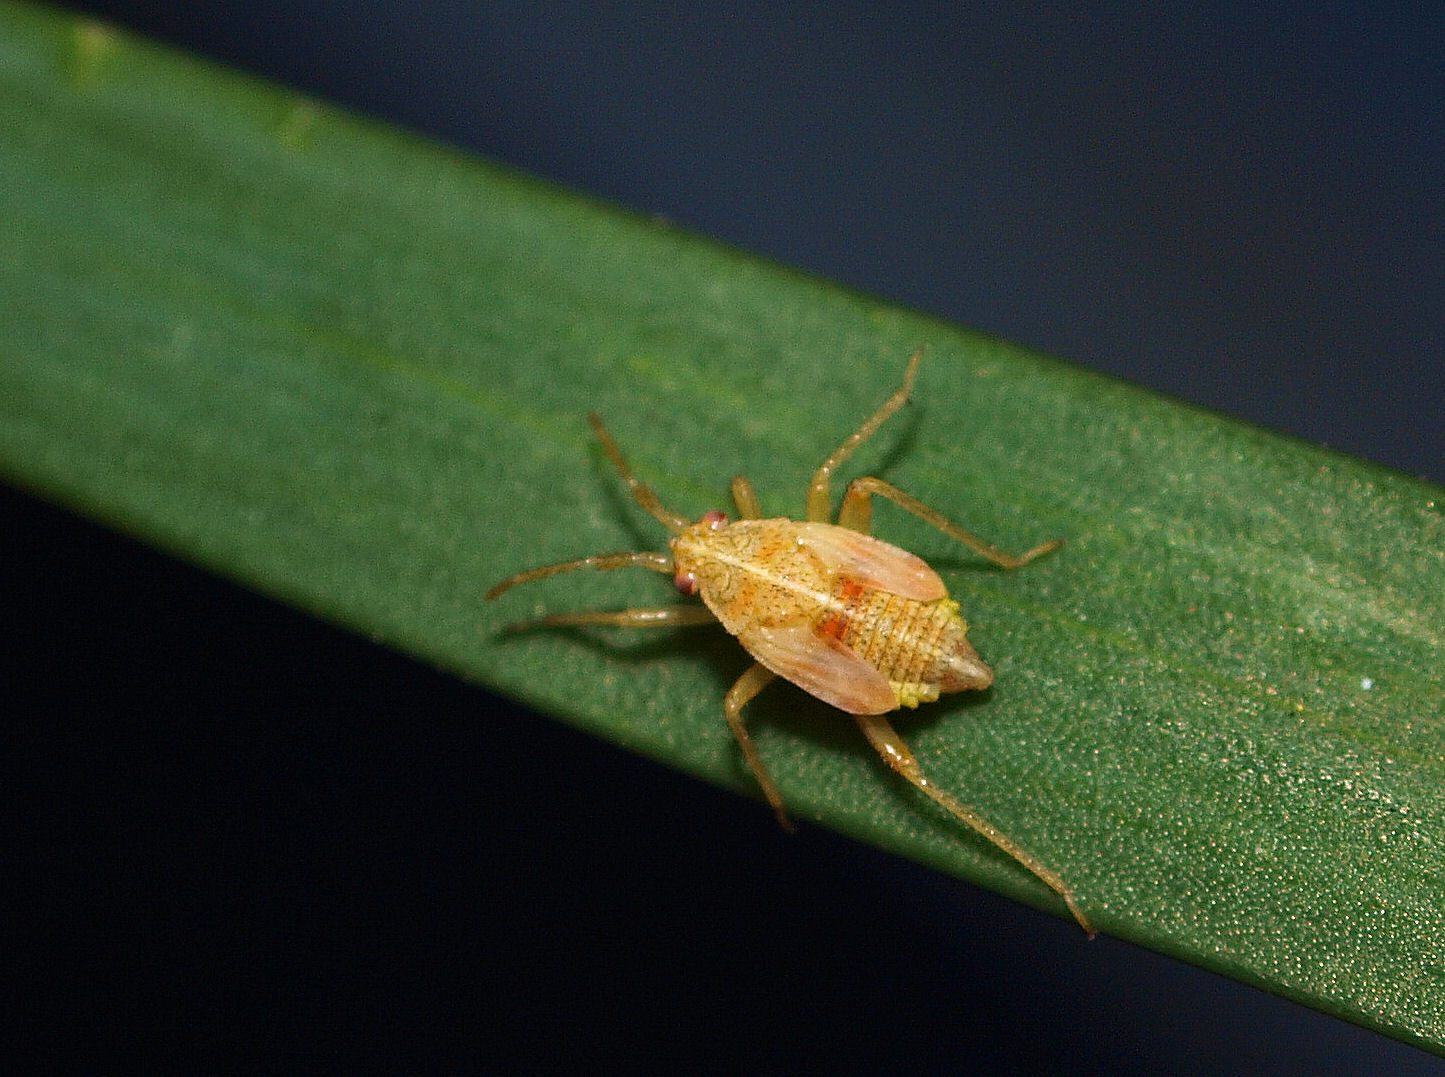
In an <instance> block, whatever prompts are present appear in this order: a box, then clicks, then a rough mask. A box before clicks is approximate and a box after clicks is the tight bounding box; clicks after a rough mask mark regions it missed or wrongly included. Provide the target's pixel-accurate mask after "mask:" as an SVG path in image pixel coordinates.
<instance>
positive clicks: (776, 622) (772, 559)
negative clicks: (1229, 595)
mask: <svg viewBox="0 0 1445 1077" xmlns="http://www.w3.org/2000/svg"><path fill="white" fill-rule="evenodd" d="M922 354H923V353H922V351H921V350H920V351H919V352H917V353H916V354H914V356H913V358H912V359H911V360H910V361H909V364H908V370H907V372H906V373H905V374H904V378H903V385H902V387H900V388H899V389H898V390H897V392H895V393H893V395H892V396H890V397H889V398H888V399H887V400H886V401H884V402H883V404H882V406H880V407H879V408H878V410H877V411H875V412H874V413H873V414H872V415H871V416H870V417H869V418H868V419H867V420H865V421H864V422H863V424H862V425H860V426H859V427H858V429H856V430H855V431H854V432H853V433H852V434H851V435H849V437H848V438H847V439H846V440H844V442H843V444H842V445H840V446H839V447H838V448H837V449H836V450H834V452H833V453H832V455H830V456H829V457H828V459H827V460H825V461H824V462H823V464H822V465H821V466H820V467H819V468H818V470H817V471H816V472H815V473H814V475H813V481H812V482H811V483H810V484H809V487H808V512H807V519H806V520H790V519H786V518H775V519H762V518H761V516H762V514H761V512H760V511H759V509H758V500H757V496H756V495H755V494H754V492H753V488H752V484H751V483H750V482H748V480H747V479H745V478H743V477H742V476H740V475H739V476H737V477H736V478H734V479H733V499H734V501H736V503H737V507H738V515H739V517H741V518H740V519H738V520H736V521H733V522H729V521H728V519H727V517H726V516H725V515H724V514H723V513H721V512H718V511H716V510H714V511H711V512H708V513H706V514H704V515H703V517H702V518H701V519H700V520H698V521H696V522H695V523H691V522H689V521H688V520H687V518H686V517H684V516H681V515H679V514H677V513H675V512H673V511H671V510H670V509H668V508H666V507H664V506H663V504H662V503H661V501H659V500H658V497H657V495H656V494H655V493H653V491H652V490H651V488H650V487H648V486H646V485H644V484H643V483H642V482H640V481H638V479H637V478H636V476H634V475H633V474H632V471H631V469H630V468H628V466H627V462H626V461H625V460H624V459H623V456H622V452H621V450H619V449H618V448H617V444H616V442H614V441H613V440H612V436H611V435H610V434H608V432H607V429H606V427H604V426H603V425H602V420H601V419H599V418H598V417H597V416H596V415H593V416H592V425H593V428H594V429H595V430H596V431H597V436H598V437H599V438H600V439H601V441H602V447H603V449H604V450H606V452H607V455H608V457H609V458H610V459H611V461H612V463H613V465H614V466H615V467H616V468H617V471H618V473H619V474H621V476H622V478H623V481H625V482H626V483H627V485H628V487H629V489H630V490H631V491H632V495H633V497H634V498H636V500H637V502H638V504H640V505H641V506H642V507H643V508H645V509H646V510H647V511H648V512H649V513H651V514H652V515H653V516H654V517H655V518H656V519H657V520H658V521H660V522H661V523H662V524H663V525H664V526H666V527H667V528H668V530H669V531H671V532H672V534H673V538H672V542H671V553H670V554H662V553H650V552H641V553H613V554H600V555H597V556H593V557H584V558H582V559H580V560H577V561H567V562H563V563H562V564H557V565H547V566H544V567H542V568H536V569H531V570H529V571H526V572H519V573H517V574H516V575H514V576H511V577H508V578H507V579H505V580H503V581H502V582H501V583H499V584H497V585H496V586H495V587H493V588H492V589H491V590H490V591H489V592H487V597H488V598H489V599H491V598H496V597H497V596H498V595H500V594H501V593H502V592H504V591H506V590H508V589H510V588H512V587H514V586H516V585H517V584H520V583H527V582H529V581H532V580H539V579H544V578H546V577H548V576H556V575H560V574H562V573H566V572H574V571H577V570H578V569H584V568H591V569H596V570H600V571H610V570H613V569H620V568H628V567H639V568H646V569H650V570H652V571H654V572H666V573H668V574H670V575H672V577H673V579H674V582H675V583H676V584H677V587H678V589H679V590H680V591H682V592H683V593H684V594H688V595H697V596H698V597H700V598H701V599H702V601H703V605H702V606H664V607H660V608H650V609H630V610H621V611H618V612H615V613H592V612H582V613H563V614H557V615H554V616H552V617H546V618H543V619H542V620H541V621H538V622H534V623H535V624H541V625H588V624H606V625H624V626H630V627H651V626H658V625H693V624H705V623H715V622H720V623H721V624H722V626H723V627H724V628H725V629H726V630H727V631H728V632H730V633H731V634H732V635H734V636H736V637H737V639H738V641H739V642H740V643H741V644H742V645H743V646H744V647H745V648H746V649H747V651H748V653H749V654H751V655H752V656H753V658H754V659H755V660H756V662H755V664H754V665H753V666H752V667H750V668H749V669H748V670H747V672H745V673H744V674H743V675H742V676H741V677H739V678H738V680H737V683H736V684H734V685H733V687H732V689H731V690H730V691H729V692H728V694H727V698H726V699H725V700H724V703H723V713H724V716H725V717H726V718H727V722H728V726H729V728H730V729H731V730H732V732H733V736H734V737H735V738H736V739H737V742H738V746H739V747H740V748H741V749H742V751H743V756H744V758H746V759H747V761H748V765H749V767H751V768H752V771H753V774H754V776H755V777H756V778H757V780H758V784H759V785H760V786H761V787H762V790H763V793H764V794H765V795H766V796H767V798H768V802H769V803H770V804H772V806H773V809H774V811H776V812H777V815H778V819H779V821H780V822H781V823H782V824H783V825H784V826H785V827H790V826H791V824H790V823H789V821H788V816H787V813H786V811H785V810H784V807H783V798H782V793H781V792H780V791H779V790H778V787H777V785H776V784H775V783H774V782H773V779H772V777H771V775H770V774H769V773H768V769H767V767H766V766H765V765H764V763H763V759H762V756H761V755H760V754H759V752H758V750H757V747H756V745H754V743H753V740H752V737H751V735H750V734H749V733H748V730H747V727H746V725H744V723H743V720H742V709H743V707H744V706H746V705H747V704H748V702H749V701H750V700H752V698H753V697H754V696H756V695H757V694H758V692H760V691H762V689H763V688H765V687H766V686H767V685H768V683H769V682H771V681H772V680H773V678H774V677H782V678H784V679H785V680H789V681H792V682H793V683H794V684H796V685H798V686H799V687H800V688H802V689H804V690H805V691H807V692H808V693H810V694H812V695H814V696H817V697H818V698H819V699H821V700H823V701H824V702H825V703H829V704H831V705H832V706H835V707H837V708H838V709H839V710H842V711H846V712H847V713H848V714H851V715H852V716H853V717H854V720H855V721H856V722H857V723H858V726H859V728H860V729H862V731H863V733H864V735H865V736H867V738H868V741H869V743H870V744H872V745H873V747H874V748H875V749H876V750H877V751H878V753H879V754H880V755H881V756H882V757H883V759H884V760H886V761H887V763H888V765H889V766H891V767H892V768H893V769H894V770H896V771H897V772H898V773H899V774H901V775H902V776H903V777H905V778H907V779H908V781H910V782H912V783H913V785H914V786H916V787H917V788H918V789H920V790H921V791H922V792H924V793H926V794H927V795H928V796H929V797H931V798H932V799H933V800H934V801H935V802H937V803H938V804H940V805H941V806H942V807H944V808H945V809H947V810H948V811H949V812H951V813H952V814H953V815H954V816H955V817H957V818H958V819H960V820H962V821H963V822H965V823H967V824H968V825H969V826H970V827H972V828H973V829H974V830H976V831H977V832H978V833H979V834H982V835H983V836H984V837H986V838H987V839H988V840H989V841H991V842H993V843H994V845H996V846H998V848H1000V849H1002V850H1003V851H1004V852H1006V853H1008V854H1009V855H1010V856H1012V857H1013V858H1014V859H1015V860H1017V861H1018V862H1019V863H1020V864H1022V865H1023V866H1024V867H1025V868H1027V869H1028V870H1029V871H1031V872H1033V874H1034V875H1036V876H1037V877H1038V878H1039V879H1041V880H1042V881H1043V882H1044V883H1046V884H1047V885H1048V886H1049V887H1050V888H1052V889H1053V890H1054V891H1055V892H1056V893H1058V894H1059V896H1060V897H1062V898H1063V899H1064V902H1065V904H1067V905H1068V907H1069V911H1070V912H1072V913H1073V915H1074V918H1075V919H1076V920H1078V922H1079V924H1080V925H1081V926H1082V927H1083V928H1084V930H1085V931H1087V932H1089V933H1090V934H1091V935H1092V934H1093V933H1094V929H1093V927H1092V925H1090V923H1089V921H1088V919H1087V918H1086V917H1085V916H1084V914H1083V913H1082V911H1080V909H1079V906H1078V903H1077V901H1076V899H1075V897H1074V892H1073V890H1072V888H1071V887H1069V886H1068V885H1067V884H1066V883H1065V882H1064V881H1063V879H1062V877H1061V876H1059V874H1058V873H1057V872H1055V871H1054V870H1053V869H1051V868H1049V867H1047V866H1045V865H1044V864H1043V863H1042V862H1041V861H1040V860H1039V859H1038V858H1037V857H1035V856H1034V855H1033V854H1032V853H1029V852H1027V851H1026V850H1025V849H1023V848H1022V847H1021V846H1020V845H1019V844H1018V843H1016V842H1015V841H1014V840H1013V839H1012V838H1010V837H1008V835H1006V834H1004V833H1003V832H1002V831H1001V830H999V829H998V828H997V827H996V826H994V825H993V824H992V823H990V822H988V820H986V819H984V818H983V817H982V816H981V815H979V814H978V812H976V811H974V810H973V809H972V808H970V807H968V806H967V805H966V804H964V803H962V802H961V801H960V800H958V798H956V797H954V796H953V795H952V794H951V793H948V792H946V791H944V790H942V789H940V788H939V787H938V786H937V785H935V784H934V783H933V782H932V781H931V780H930V779H929V778H928V777H927V776H926V775H925V774H924V772H923V768H922V767H921V766H920V765H919V763H918V760H917V759H916V758H915V757H914V755H913V753H912V751H911V750H910V749H909V747H908V745H907V743H905V742H904V740H903V739H902V738H901V737H900V736H899V735H898V733H897V731H896V730H894V728H893V726H892V725H891V723H889V721H888V720H887V719H886V718H884V717H882V716H883V715H884V714H887V713H889V712H890V711H895V710H897V709H899V708H900V707H916V706H918V704H920V703H927V702H930V701H932V700H935V699H937V698H938V697H939V695H940V694H941V693H945V692H959V691H965V690H970V689H975V690H976V689H982V688H987V687H988V686H989V685H991V684H992V683H993V670H991V669H990V668H989V667H988V665H987V664H985V663H984V661H983V660H982V659H981V658H980V657H979V656H978V652H977V651H975V650H974V649H973V645H972V644H971V643H969V641H968V639H967V634H968V625H967V623H966V622H965V621H964V620H963V618H962V617H960V616H959V613H958V603H957V602H955V601H953V599H951V598H949V597H948V589H947V588H946V587H945V586H944V583H943V581H942V580H941V579H940V578H939V576H938V573H936V572H934V571H933V569H931V568H930V567H929V566H928V564H927V563H926V562H924V561H923V559H922V558H919V557H917V556H915V555H914V554H911V553H909V552H908V551H907V550H902V549H899V548H898V547H897V546H893V545H891V544H889V543H887V542H884V541H882V540H881V539H877V538H874V537H872V536H871V535H869V534H868V533H867V532H868V530H869V526H870V523H871V520H872V501H871V498H872V497H873V496H874V495H875V494H876V495H878V496H880V497H884V498H886V499H888V500H889V501H892V502H893V503H894V504H896V505H898V506H899V507H900V508H903V509H904V510H906V511H907V512H910V513H912V514H913V515H915V516H917V517H918V518H919V519H921V520H923V521H925V522H926V523H928V524H930V525H932V526H933V527H935V528H937V529H938V530H940V531H942V532H943V533H944V534H946V535H948V536H949V537H951V538H953V539H955V540H957V541H958V542H961V543H962V544H964V545H965V546H967V547H968V548H969V549H971V550H973V551H975V552H976V553H978V554H980V555H982V556H984V557H986V558H988V559H989V560H990V561H992V562H993V563H995V564H997V565H999V566H1000V567H1002V568H1009V569H1012V568H1019V567H1020V566H1022V565H1025V564H1027V563H1028V562H1029V561H1032V560H1033V559H1034V558H1035V557H1038V556H1039V555H1041V554H1044V553H1047V552H1049V551H1050V550H1053V549H1055V548H1057V547H1058V546H1059V542H1058V541H1057V540H1056V541H1053V542H1046V543H1043V544H1042V545H1039V546H1036V547H1034V548H1033V549H1032V550H1029V551H1028V552H1027V553H1024V554H1021V555H1019V556H1017V557H1015V556H1012V555H1010V554H1007V553H1004V552H1003V551H1002V550H999V549H997V548H996V547H994V546H991V545H989V544H988V543H986V542H984V541H983V540H982V539H980V538H978V537H977V536H976V535H973V534H971V533H970V532H968V531H965V530H964V529H963V528H961V527H959V526H958V525H957V524H955V523H953V522H952V521H951V520H949V519H947V518H946V517H944V516H943V515H942V514H940V513H939V512H937V511H936V510H934V509H931V508H929V507H928V506H927V505H925V504H924V503H923V502H921V501H919V500H918V499H917V498H914V497H912V496H911V495H909V494H906V493H904V492H903V491H902V490H899V489H898V488H897V487H895V486H892V485H891V484H889V483H887V482H884V481H883V480H882V479H878V478H873V477H871V476H870V477H864V478H860V479H854V480H853V481H852V482H851V483H849V484H848V488H847V490H846V491H845V493H844V495H843V503H842V507H841V508H840V509H839V510H838V516H837V522H836V523H832V522H829V516H830V515H831V504H830V497H829V486H830V481H831V478H832V475H833V472H834V471H835V470H837V468H839V467H840V466H841V465H842V464H843V463H844V462H846V461H847V459H848V458H849V457H850V456H852V455H853V453H854V451H856V450H857V448H858V446H859V445H861V444H863V442H865V441H866V440H867V439H868V438H869V437H871V436H872V435H873V433H874V432H875V431H876V430H877V429H878V427H880V426H881V425H883V423H884V422H885V421H887V419H888V418H889V417H891V416H892V415H894V414H895V413H896V412H897V411H898V409H899V408H901V407H902V406H903V405H904V404H905V403H907V402H908V397H909V394H910V392H911V391H912V388H913V381H914V378H915V377H916V375H917V371H918V362H919V359H920V358H921V357H922Z"/></svg>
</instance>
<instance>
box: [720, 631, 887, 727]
mask: <svg viewBox="0 0 1445 1077" xmlns="http://www.w3.org/2000/svg"><path fill="white" fill-rule="evenodd" d="M739 639H740V642H741V643H742V645H743V646H744V647H746V648H747V649H748V651H749V652H750V653H751V654H752V656H753V657H754V658H756V659H757V660H758V661H759V662H761V663H762V664H763V665H765V666H767V667H768V668H769V669H770V670H772V671H773V672H774V673H776V674H777V675H778V676H780V677H783V678H786V679H787V680H790V681H792V682H793V683H794V684H796V685H797V686H798V687H799V688H801V689H803V690H804V691H805V692H807V693H808V694H809V695H812V696H817V697H818V698H819V699H821V700H822V701H823V702H824V703H828V704H831V705H832V706H834V707H837V708H838V709H839V710H841V711H846V712H847V713H848V714H886V713H887V712H888V711H892V710H897V709H898V696H897V694H896V693H895V692H894V691H893V687H892V685H890V684H889V683H888V678H887V677H885V676H883V674H881V673H879V672H878V670H876V669H874V668H873V667H872V666H870V665H869V664H868V663H867V662H865V661H863V659H861V658H859V657H858V656H857V655H856V654H854V653H853V652H852V651H850V650H848V648H847V647H844V646H843V644H841V643H839V642H838V641H837V640H835V639H830V638H829V637H827V636H821V635H819V634H818V633H817V632H815V631H814V630H813V628H812V627H811V626H810V625H786V626H783V627H779V628H755V629H753V630H751V631H749V632H747V633H746V634H744V635H743V636H741V637H739Z"/></svg>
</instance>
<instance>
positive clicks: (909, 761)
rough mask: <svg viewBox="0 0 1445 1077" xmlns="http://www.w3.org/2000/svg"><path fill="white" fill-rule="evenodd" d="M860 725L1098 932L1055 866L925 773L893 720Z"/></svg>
mask: <svg viewBox="0 0 1445 1077" xmlns="http://www.w3.org/2000/svg"><path fill="white" fill-rule="evenodd" d="M854 718H855V719H856V720H857V722H858V726H859V728H861V729H862V730H863V733H864V735H866V736H867V738H868V742H869V743H870V744H872V745H873V747H874V748H875V749H877V751H878V754H879V755H881V756H882V757H883V758H884V760H885V761H886V762H887V763H888V765H889V766H890V767H892V768H893V769H894V770H896V771H897V772H898V773H899V774H901V775H903V776H904V777H905V778H907V779H908V780H909V781H910V782H912V783H913V784H914V785H915V786H917V787H918V788H919V789H921V790H922V791H923V792H924V793H927V794H928V795H929V796H930V797H932V798H933V800H934V801H936V802H937V803H938V804H940V805H942V806H943V807H944V808H946V809H947V810H948V812H949V813H950V814H952V815H954V816H955V817H957V818H959V819H961V820H962V821H963V822H965V823H967V824H968V825H969V826H971V827H972V828H973V829H974V830H976V831H978V832H979V833H980V834H982V835H983V836H984V837H985V838H987V839H988V840H989V841H991V842H993V843H994V844H995V845H996V846H998V847H999V848H1000V849H1002V850H1003V851H1004V852H1006V853H1008V855H1009V856H1011V857H1013V858H1014V859H1015V860H1017V861H1018V862H1019V863H1020V864H1022V865H1023V866H1024V867H1026V868H1028V869H1029V871H1031V872H1033V873H1034V875H1036V876H1038V878H1039V879H1040V880H1042V881H1043V882H1044V883H1045V884H1046V885H1047V886H1048V887H1049V889H1050V890H1052V891H1054V893H1056V894H1058V895H1059V897H1061V898H1063V899H1064V904H1065V905H1067V906H1068V907H1069V912H1071V913H1073V914H1074V919H1075V920H1077V921H1078V922H1079V926H1080V927H1082V928H1083V929H1084V930H1085V931H1087V932H1088V933H1089V935H1090V936H1093V935H1095V934H1097V932H1096V931H1095V930H1094V926H1093V925H1092V924H1090V923H1089V921H1088V919H1087V918H1086V917H1085V916H1084V914H1083V912H1081V911H1080V909H1079V906H1078V903H1077V902H1076V901H1075V900H1074V891H1073V888H1072V887H1070V886H1069V885H1068V884H1067V883H1065V882H1064V880H1063V879H1062V878H1061V877H1060V876H1059V874H1058V872H1056V871H1054V870H1053V869H1052V868H1048V867H1045V866H1044V865H1043V863H1041V862H1040V861H1039V859H1038V858H1037V857H1036V856H1034V855H1033V854H1032V853H1030V852H1027V851H1026V850H1024V849H1023V848H1022V847H1021V846H1019V845H1018V843H1016V842H1015V841H1014V840H1013V839H1012V838H1010V837H1009V836H1008V835H1007V834H1005V833H1004V832H1003V831H1002V830H1000V829H999V828H998V827H996V826H994V825H993V824H992V823H990V822H989V821H988V820H987V819H985V818H984V817H983V816H981V815H979V814H978V812H976V811H974V810H973V809H972V808H970V807H969V806H968V805H966V804H964V803H963V802H962V801H960V800H959V799H958V798H957V797H955V796H953V795H952V794H951V793H948V792H946V791H945V790H943V789H940V788H939V787H938V786H937V785H935V784H934V783H933V781H932V779H930V778H928V777H927V776H926V775H924V773H923V768H922V767H921V766H919V765H918V760H917V759H916V758H915V757H914V755H913V752H912V751H910V750H909V747H908V745H907V744H906V743H904V740H903V738H902V737H900V736H899V735H898V733H897V731H895V730H894V728H893V725H892V723H890V722H889V721H888V719H886V718H882V717H879V716H876V715H866V714H859V715H854Z"/></svg>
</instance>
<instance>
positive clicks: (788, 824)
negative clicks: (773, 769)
mask: <svg viewBox="0 0 1445 1077" xmlns="http://www.w3.org/2000/svg"><path fill="white" fill-rule="evenodd" d="M776 676H777V674H776V673H774V672H773V671H772V670H770V669H768V667H767V666H764V665H763V664H762V663H760V662H754V663H753V664H752V665H751V666H749V667H748V671H747V672H746V673H744V674H743V675H742V676H741V677H739V678H738V679H737V681H736V682H735V683H734V684H733V686H732V687H731V688H729V689H728V694H727V698H726V699H725V700H723V713H724V714H725V715H727V720H728V727H729V728H730V729H731V730H732V731H733V736H734V737H735V738H736V739H737V742H738V747H739V748H741V749H742V750H743V758H744V759H746V760H747V761H748V766H749V767H751V768H752V771H753V777H754V778H756V779H757V780H758V784H759V785H760V786H762V787H763V796H765V797H767V798H768V803H769V804H771V805H772V806H773V811H774V812H776V813H777V816H778V822H779V823H781V824H782V827H783V829H784V830H792V829H793V822H792V820H791V819H789V818H788V812H787V810H786V809H785V808H784V807H783V794H782V793H780V792H778V787H777V786H776V785H775V784H773V777H772V775H771V774H769V773H768V768H767V767H766V766H765V765H764V764H763V757H762V755H760V754H759V752H758V746H757V745H756V744H754V743H753V737H752V734H751V733H749V732H748V727H747V726H745V725H744V724H743V714H742V711H743V708H744V707H746V706H747V705H748V704H749V703H750V702H752V700H753V698H754V697H755V696H756V695H757V694H758V693H759V692H761V691H762V690H763V689H764V688H766V687H767V686H768V685H769V684H770V683H771V682H772V680H773V678H774V677H776Z"/></svg>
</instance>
